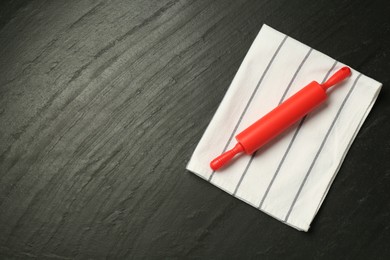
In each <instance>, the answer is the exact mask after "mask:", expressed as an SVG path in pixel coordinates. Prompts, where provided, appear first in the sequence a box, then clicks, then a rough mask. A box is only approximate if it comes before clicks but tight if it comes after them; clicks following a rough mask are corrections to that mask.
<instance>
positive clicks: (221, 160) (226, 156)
mask: <svg viewBox="0 0 390 260" xmlns="http://www.w3.org/2000/svg"><path fill="white" fill-rule="evenodd" d="M243 151H244V148H243V147H242V145H241V144H240V143H237V144H236V146H234V148H233V149H231V150H229V151H226V152H225V153H223V154H221V155H220V156H218V157H217V158H215V159H214V160H212V161H211V163H210V167H211V169H212V170H213V171H216V170H218V169H220V168H221V167H222V166H224V165H225V164H227V163H228V162H229V161H230V160H231V159H233V157H234V156H235V155H236V154H238V153H241V152H243Z"/></svg>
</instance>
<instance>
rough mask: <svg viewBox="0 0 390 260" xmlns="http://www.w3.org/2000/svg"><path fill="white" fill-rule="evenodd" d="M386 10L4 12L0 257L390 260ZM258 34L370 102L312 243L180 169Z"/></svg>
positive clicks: (279, 4) (236, 4) (45, 5)
mask: <svg viewBox="0 0 390 260" xmlns="http://www.w3.org/2000/svg"><path fill="white" fill-rule="evenodd" d="M389 13H390V8H389V4H388V2H387V1H375V0H374V1H364V0H358V1H335V0H334V1H310V0H304V1H287V0H285V1H280V0H278V1H254V0H252V1H251V0H247V1H237V0H217V1H211V0H210V1H206V0H199V1H189V0H169V1H168V0H147V1H145V0H134V1H119V0H118V1H117V0H113V1H90V0H89V1H88V0H83V1H75V0H74V1H27V0H26V1H24V0H17V1H2V2H1V4H0V126H1V128H0V258H1V259H3V258H5V259H7V258H11V259H13V258H21V259H24V258H38V259H73V258H80V259H84V258H90V259H101V258H121V259H123V258H134V259H139V258H146V259H149V258H152V259H153V258H179V259H181V258H221V259H226V258H236V259H242V258H262V259H263V258H270V259H275V258H282V259H286V258H293V259H304V258H310V259H313V258H315V259H320V258H321V259H322V258H323V259H389V258H390V248H389V244H390V223H389V220H390V192H389V190H390V163H389V158H390V156H389V155H390V139H389V138H390V95H389V84H390V77H389V73H390V49H389V46H390V20H389V18H388V15H389ZM263 23H267V24H269V25H270V26H272V27H274V28H276V29H278V30H280V31H282V32H284V33H286V34H289V35H290V36H292V37H294V38H296V39H298V40H300V41H302V42H304V43H306V44H308V45H310V46H312V47H314V48H315V49H318V50H320V51H322V52H324V53H326V54H328V55H330V56H332V57H334V58H336V59H338V60H340V61H342V62H344V63H346V64H349V65H351V66H352V67H354V68H356V69H358V70H360V71H362V72H363V73H365V74H367V75H368V76H371V77H373V78H375V79H377V80H378V81H381V82H382V83H383V84H384V85H383V89H382V92H381V94H380V96H379V98H378V101H377V103H376V105H375V106H374V108H373V110H372V112H371V114H370V115H369V117H368V118H367V121H366V122H365V124H364V125H363V127H362V129H361V131H360V133H359V134H358V136H357V138H356V140H355V142H354V144H353V145H352V147H351V150H350V152H349V153H348V155H347V157H346V160H345V162H344V164H343V166H342V167H341V169H340V171H339V174H338V176H337V178H336V180H335V182H334V184H333V186H332V188H331V190H330V193H329V195H328V197H327V199H326V200H325V203H324V204H323V206H322V208H321V210H320V212H319V214H318V216H317V217H316V219H315V221H314V223H313V225H312V228H311V230H310V232H309V233H302V232H298V231H296V230H294V229H292V228H290V227H288V226H286V225H284V224H281V223H280V222H278V221H276V220H274V219H272V218H271V217H269V216H267V215H266V214H263V213H261V212H259V211H258V210H256V209H254V208H252V207H250V206H248V205H246V204H245V203H243V202H241V201H238V200H236V199H234V198H232V197H231V196H229V195H228V194H226V193H224V192H223V191H221V190H219V189H217V188H215V187H213V186H212V185H210V184H208V183H207V182H205V181H203V180H201V179H200V178H198V177H196V176H195V175H193V174H191V173H189V172H187V171H186V170H185V165H186V163H187V161H188V159H189V158H190V155H191V153H192V152H193V150H194V148H195V146H196V144H197V142H198V141H199V139H200V137H201V135H202V133H203V131H204V130H205V128H206V126H207V124H208V122H209V121H210V119H211V117H212V115H213V114H214V112H215V110H216V108H217V107H218V104H219V102H220V101H221V100H222V98H223V95H224V93H225V92H226V90H227V88H228V86H229V83H230V81H231V80H232V78H233V77H234V74H235V72H236V70H237V68H238V67H239V65H240V62H241V61H242V59H243V58H244V56H245V54H246V52H247V50H248V48H249V46H250V44H251V43H252V41H253V39H254V37H255V36H256V34H257V32H258V31H259V30H260V27H261V26H262V24H263Z"/></svg>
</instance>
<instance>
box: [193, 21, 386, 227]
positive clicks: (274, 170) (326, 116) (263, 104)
mask: <svg viewBox="0 0 390 260" xmlns="http://www.w3.org/2000/svg"><path fill="white" fill-rule="evenodd" d="M343 66H345V65H344V64H342V63H340V62H338V61H335V60H334V59H332V58H330V57H328V56H326V55H324V54H322V53H320V52H318V51H316V50H313V49H312V48H310V47H308V46H306V45H304V44H302V43H300V42H298V41H296V40H294V39H292V38H290V37H288V36H286V35H285V34H283V33H280V32H278V31H276V30H274V29H272V28H270V27H269V26H267V25H263V27H262V29H261V30H260V32H259V34H258V35H257V37H256V39H255V41H254V42H253V44H252V46H251V47H250V49H249V51H248V53H247V55H246V57H245V59H244V61H243V62H242V64H241V66H240V68H239V70H238V72H237V74H236V76H235V77H234V79H233V81H232V83H231V85H230V87H229V90H228V91H227V93H226V95H225V97H224V98H223V101H222V102H221V104H220V106H219V108H218V110H217V112H216V113H215V115H214V117H213V119H212V120H211V122H210V124H209V125H208V127H207V129H206V131H205V133H204V135H203V137H202V139H201V140H200V142H199V144H198V145H197V147H196V149H195V152H194V153H193V155H192V157H191V159H190V161H189V163H188V165H187V169H188V170H190V171H191V172H193V173H195V174H197V175H198V176H200V177H202V178H204V179H205V180H206V181H208V182H210V183H212V184H213V185H215V186H217V187H219V188H220V189H222V190H224V191H226V192H228V193H229V194H231V195H233V196H234V197H236V198H238V199H241V200H243V201H244V202H246V203H248V204H250V205H252V206H253V207H256V208H258V209H259V210H261V211H263V212H265V213H267V214H269V215H270V216H272V217H274V218H276V219H278V220H280V221H282V222H283V223H285V224H288V225H290V226H292V227H294V228H296V229H298V230H303V231H307V230H308V229H309V227H310V223H311V222H312V220H313V218H314V216H315V215H316V213H317V211H318V209H319V207H320V206H321V204H322V201H323V200H324V198H325V196H326V194H327V192H328V190H329V188H330V185H331V183H332V181H333V179H334V178H335V176H336V174H337V171H338V169H339V168H340V165H341V163H342V161H343V160H344V157H345V155H346V153H347V151H348V149H349V147H350V146H351V143H352V141H353V140H354V138H355V137H356V134H357V132H358V131H359V129H360V127H361V126H362V124H363V122H364V120H365V118H366V117H367V115H368V113H369V112H370V110H371V108H372V106H373V104H374V102H375V100H376V98H377V96H378V94H379V91H380V89H381V86H382V84H381V83H379V82H377V81H375V80H373V79H371V78H369V77H367V76H365V75H362V74H361V73H359V72H358V71H356V70H353V69H352V75H351V77H350V78H348V79H347V80H345V81H344V82H343V83H341V84H338V85H337V86H336V87H334V88H332V89H331V90H330V92H331V93H330V94H329V98H328V100H327V101H326V102H325V103H324V104H323V105H321V106H320V107H319V108H317V109H316V110H315V111H314V112H312V113H310V114H308V115H307V116H305V117H304V118H303V119H302V120H301V121H299V122H298V123H296V124H295V125H294V126H293V127H291V128H289V130H287V131H286V132H284V133H283V134H282V135H280V136H278V137H277V138H276V139H274V140H273V141H271V142H270V143H269V144H267V145H266V146H265V147H263V148H261V149H260V150H258V151H257V152H256V153H255V154H253V155H252V156H248V155H246V156H240V157H239V158H237V159H236V160H234V161H233V162H231V163H230V164H229V165H228V166H227V167H225V168H223V169H221V170H219V171H217V172H213V171H212V170H211V169H210V167H209V163H210V161H211V160H212V159H213V158H214V157H216V156H218V155H220V154H221V153H222V152H224V151H226V150H228V149H231V148H232V147H233V146H234V145H235V143H236V140H235V139H234V136H236V135H237V134H238V133H240V132H241V131H242V130H244V129H245V128H246V127H248V126H249V125H251V124H252V123H253V122H255V121H256V120H257V119H259V118H260V117H261V116H263V115H265V114H266V113H267V112H269V111H270V110H272V109H273V108H275V107H276V106H277V105H278V104H280V103H281V102H283V101H284V100H286V99H287V98H289V97H290V96H291V95H293V94H294V93H296V92H297V91H298V90H299V89H301V88H303V87H304V86H306V85H307V84H309V83H310V82H311V81H313V80H316V81H318V82H324V81H325V80H326V79H327V78H328V77H329V76H330V75H331V74H332V73H334V72H336V71H337V70H339V69H340V68H341V67H343Z"/></svg>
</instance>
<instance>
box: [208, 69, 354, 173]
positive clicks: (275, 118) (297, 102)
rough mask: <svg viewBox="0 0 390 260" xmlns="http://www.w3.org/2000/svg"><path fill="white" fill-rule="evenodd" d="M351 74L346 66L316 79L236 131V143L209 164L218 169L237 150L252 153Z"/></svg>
mask: <svg viewBox="0 0 390 260" xmlns="http://www.w3.org/2000/svg"><path fill="white" fill-rule="evenodd" d="M350 75H351V69H350V68H348V67H343V68H341V69H340V70H338V71H337V72H336V73H335V74H333V75H332V77H330V78H329V79H328V80H327V81H326V82H325V83H323V84H319V83H318V82H316V81H313V82H311V83H310V84H309V85H307V86H306V87H304V88H303V89H301V90H300V91H298V92H297V93H295V94H294V95H293V96H291V97H290V98H288V99H287V100H286V101H284V102H283V103H282V104H280V105H279V106H277V107H276V108H275V109H274V110H272V111H271V112H269V113H268V114H266V115H265V116H263V117H262V118H260V119H259V120H258V121H256V122H255V123H253V124H252V125H251V126H249V127H248V128H246V129H245V130H244V131H242V132H241V133H239V134H238V135H236V140H237V144H236V145H235V146H234V148H233V149H231V150H229V151H226V152H225V153H223V154H221V155H220V156H218V157H217V158H215V159H214V160H212V161H211V163H210V167H211V169H213V170H214V171H216V170H218V169H219V168H221V167H222V166H224V165H225V164H226V163H227V162H229V161H230V160H231V159H232V158H233V157H234V156H235V155H236V154H239V153H242V152H245V153H246V154H252V153H254V152H255V151H256V150H258V149H259V148H260V147H262V146H263V145H264V144H266V143H267V142H269V141H270V140H272V139H273V138H274V137H276V136H277V135H279V134H280V133H281V132H283V131H284V130H286V128H288V127H289V126H291V125H292V124H294V123H295V122H297V121H298V120H299V119H301V118H302V117H304V116H305V115H306V114H308V113H309V112H310V111H312V110H313V109H314V108H316V107H317V106H318V105H320V104H321V103H322V102H324V101H325V100H326V98H327V97H328V96H327V95H326V90H327V89H328V88H330V87H331V86H333V85H335V84H337V83H339V82H341V81H343V80H344V79H346V78H347V77H349V76H350Z"/></svg>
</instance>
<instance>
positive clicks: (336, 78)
mask: <svg viewBox="0 0 390 260" xmlns="http://www.w3.org/2000/svg"><path fill="white" fill-rule="evenodd" d="M349 76H351V69H350V68H348V67H342V68H341V69H339V70H338V71H336V73H335V74H333V75H332V76H331V77H330V78H329V79H328V80H327V81H326V82H325V83H323V84H322V87H323V88H324V89H325V90H327V89H328V88H330V87H331V86H334V85H336V84H337V83H340V82H341V81H343V80H344V79H346V78H348V77H349Z"/></svg>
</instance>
